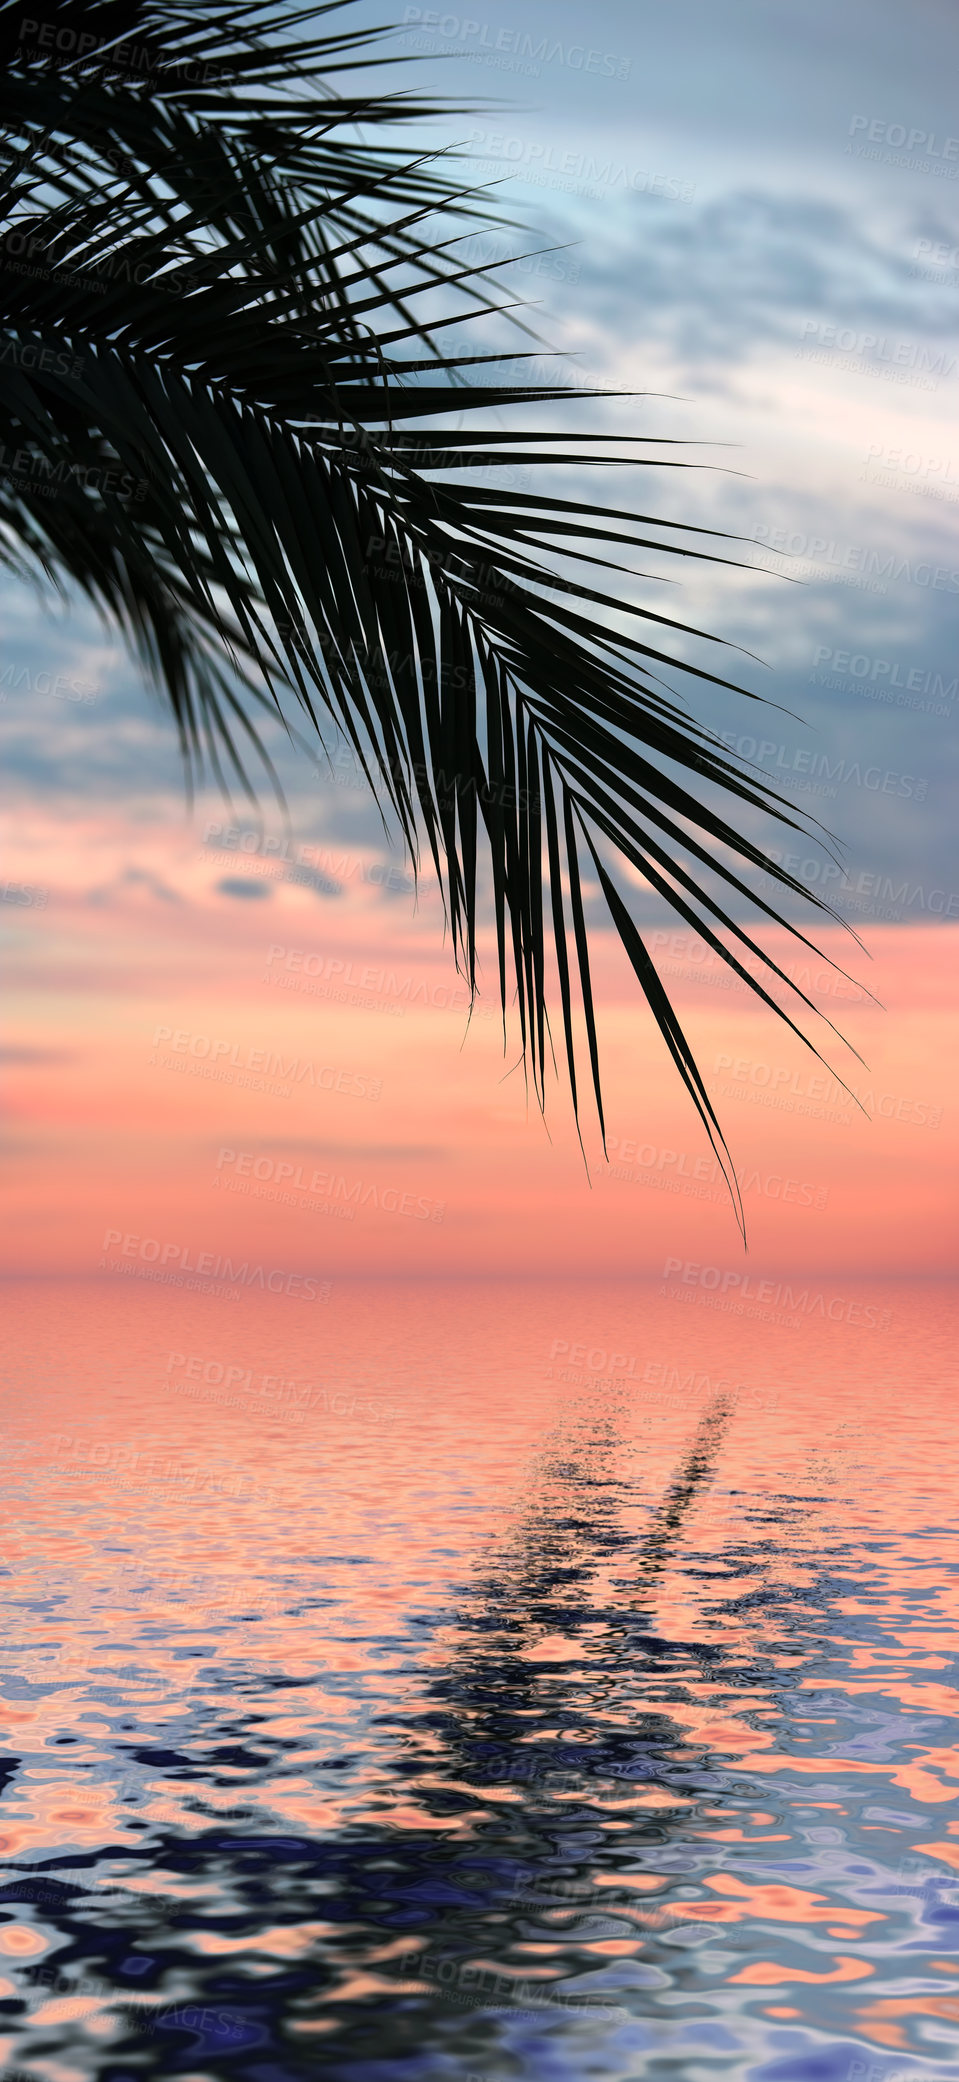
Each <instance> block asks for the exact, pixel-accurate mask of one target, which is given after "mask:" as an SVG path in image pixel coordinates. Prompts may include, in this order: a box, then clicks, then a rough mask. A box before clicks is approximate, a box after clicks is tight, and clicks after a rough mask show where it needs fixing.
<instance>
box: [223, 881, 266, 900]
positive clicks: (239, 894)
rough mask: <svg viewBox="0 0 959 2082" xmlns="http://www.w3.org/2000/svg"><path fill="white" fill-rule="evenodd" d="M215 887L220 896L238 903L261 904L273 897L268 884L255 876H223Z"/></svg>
mask: <svg viewBox="0 0 959 2082" xmlns="http://www.w3.org/2000/svg"><path fill="white" fill-rule="evenodd" d="M216 887H217V889H218V890H219V893H220V895H221V896H230V897H233V898H235V899H236V901H237V902H239V903H257V902H262V900H263V899H264V898H268V897H271V896H272V895H273V891H272V889H271V888H270V885H269V883H268V882H264V881H261V880H260V879H259V878H258V877H257V876H255V875H223V876H221V879H220V881H219V882H218V883H217V884H216Z"/></svg>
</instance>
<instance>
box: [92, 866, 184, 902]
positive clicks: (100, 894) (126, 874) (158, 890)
mask: <svg viewBox="0 0 959 2082" xmlns="http://www.w3.org/2000/svg"><path fill="white" fill-rule="evenodd" d="M127 889H145V890H147V891H148V892H149V894H150V895H151V896H155V897H157V898H159V900H160V902H161V903H164V904H182V902H183V898H182V896H181V895H180V893H179V891H178V890H176V889H172V888H171V887H170V884H169V882H164V881H163V880H162V878H161V876H159V875H154V874H151V873H150V870H149V869H148V868H138V867H128V868H124V870H123V873H122V874H120V875H115V876H114V878H113V881H112V882H104V883H103V884H102V885H101V887H100V888H99V889H91V890H90V891H89V893H88V895H87V903H88V904H96V905H98V906H99V905H108V904H111V903H113V902H114V900H115V898H116V897H117V896H118V895H119V894H120V893H121V892H122V891H124V890H127Z"/></svg>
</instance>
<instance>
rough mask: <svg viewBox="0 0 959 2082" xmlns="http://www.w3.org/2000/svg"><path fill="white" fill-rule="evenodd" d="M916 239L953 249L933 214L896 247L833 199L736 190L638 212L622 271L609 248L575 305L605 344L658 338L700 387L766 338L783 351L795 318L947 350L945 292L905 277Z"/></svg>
mask: <svg viewBox="0 0 959 2082" xmlns="http://www.w3.org/2000/svg"><path fill="white" fill-rule="evenodd" d="M921 237H925V238H927V239H928V238H931V239H933V240H937V239H938V240H943V241H947V242H948V243H950V244H951V243H953V242H954V235H953V236H950V233H949V230H948V227H947V226H946V225H945V224H944V223H943V222H942V220H941V219H939V218H938V216H937V215H936V213H934V212H929V210H928V209H925V210H924V211H923V213H922V214H921V216H920V214H919V213H918V212H917V213H916V215H915V217H914V219H913V221H912V224H911V227H910V229H909V230H908V231H907V232H905V233H904V234H903V235H902V237H901V239H900V241H899V243H898V244H896V245H892V244H890V242H889V240H888V236H887V235H886V234H885V233H884V234H883V235H882V236H880V235H879V234H878V233H876V234H873V233H871V232H870V231H869V230H868V229H866V228H865V227H864V226H863V224H862V223H861V222H860V221H859V220H858V219H857V218H856V217H854V216H853V214H852V212H851V211H849V210H847V209H844V208H842V207H840V206H839V205H838V204H834V203H829V202H824V201H820V200H818V199H817V198H815V197H812V196H800V197H796V198H793V197H789V196H783V195H770V194H761V193H758V192H751V191H748V190H746V191H740V192H738V193H730V194H727V195H725V196H721V197H719V198H717V199H714V200H712V201H709V202H706V203H704V204H702V205H701V206H699V207H698V208H691V209H689V210H684V211H683V212H682V213H680V212H679V211H677V210H676V209H673V208H670V206H669V205H668V204H667V203H665V202H664V203H661V204H660V205H659V207H658V208H651V207H650V204H649V202H648V201H646V202H645V203H644V205H643V206H642V207H640V206H639V202H638V201H637V205H636V207H635V208H634V210H633V212H632V213H631V215H630V217H629V218H628V219H627V239H628V250H629V265H628V266H624V265H623V255H622V253H621V252H620V251H616V250H614V249H613V248H612V247H609V248H607V249H606V250H605V251H604V252H598V253H596V254H595V256H594V258H593V259H592V261H591V262H588V263H587V267H586V269H585V270H584V272H585V273H586V274H587V277H588V286H587V288H586V290H585V291H584V295H583V300H582V301H583V307H584V308H586V309H588V310H589V312H590V314H591V316H593V317H594V318H596V319H602V318H605V320H606V326H607V337H608V338H612V339H614V340H617V341H623V340H627V339H628V340H629V341H630V343H631V344H633V343H635V342H636V341H637V340H638V341H642V340H644V339H645V340H649V341H653V342H658V343H659V344H660V345H661V346H662V347H663V348H664V349H666V350H667V352H668V353H669V354H670V356H671V357H672V358H673V359H674V360H675V361H676V362H677V363H679V365H680V366H681V367H685V368H688V369H689V370H690V371H691V372H693V371H694V372H695V375H696V380H697V383H698V385H699V387H700V388H704V389H707V390H713V391H716V390H721V389H722V388H723V373H724V370H726V369H728V368H729V367H730V366H731V365H734V364H741V363H744V362H748V361H750V360H752V359H753V357H754V356H755V355H756V353H757V352H758V350H760V349H761V348H764V347H768V345H769V344H770V342H779V343H781V344H782V345H783V346H788V347H794V346H796V345H798V344H799V334H800V327H801V324H802V321H803V320H804V319H813V320H817V321H818V320H822V321H823V322H825V323H831V324H836V325H838V326H839V327H843V326H851V327H853V328H854V329H857V330H862V331H869V332H872V331H876V332H878V333H879V334H880V335H883V334H885V335H887V336H889V338H890V339H891V340H893V341H894V342H895V343H896V344H897V345H898V344H900V343H902V342H906V343H908V342H909V341H910V340H912V341H915V342H916V343H917V344H920V343H921V344H925V345H928V343H929V342H930V341H931V340H937V341H938V340H940V339H941V340H942V341H943V343H945V344H947V345H948V344H949V343H951V341H952V339H953V336H954V332H955V314H954V310H953V309H952V302H953V298H952V297H951V295H950V292H949V290H948V289H943V288H940V287H938V286H936V285H935V284H927V283H923V282H922V281H921V280H919V279H918V278H917V277H916V275H915V273H914V272H911V270H912V271H914V270H915V266H916V259H915V255H916V248H917V246H918V243H919V239H920V238H921Z"/></svg>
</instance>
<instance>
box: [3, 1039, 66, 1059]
mask: <svg viewBox="0 0 959 2082" xmlns="http://www.w3.org/2000/svg"><path fill="white" fill-rule="evenodd" d="M76 1059H77V1050H76V1049H75V1048H32V1047H30V1046H29V1045H27V1044H25V1043H24V1044H21V1043H20V1042H17V1041H6V1042H2V1043H0V1063H19V1064H23V1065H27V1064H39V1063H74V1062H76Z"/></svg>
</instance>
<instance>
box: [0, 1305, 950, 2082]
mask: <svg viewBox="0 0 959 2082" xmlns="http://www.w3.org/2000/svg"><path fill="white" fill-rule="evenodd" d="M806 1284H807V1285H808V1286H809V1288H810V1290H811V1294H812V1295H813V1296H815V1294H816V1293H817V1291H819V1288H822V1289H823V1290H824V1293H825V1301H826V1304H829V1303H830V1300H831V1299H832V1300H833V1301H834V1302H835V1301H836V1298H837V1297H838V1299H839V1301H840V1302H841V1307H838V1306H834V1307H833V1320H829V1318H828V1316H827V1315H825V1314H824V1313H820V1312H819V1311H817V1310H816V1308H815V1307H813V1306H812V1305H811V1304H807V1306H806V1309H805V1311H803V1310H800V1312H799V1314H798V1316H796V1317H794V1318H793V1317H791V1318H789V1320H788V1321H786V1322H774V1321H768V1320H746V1319H744V1318H741V1317H737V1316H735V1315H734V1314H732V1313H730V1312H729V1311H727V1310H722V1309H720V1308H717V1307H716V1306H715V1305H706V1304H705V1303H704V1304H696V1302H695V1294H694V1295H693V1300H692V1302H690V1301H689V1299H688V1297H687V1300H686V1302H685V1303H683V1304H680V1302H678V1301H677V1300H676V1299H675V1298H674V1297H673V1296H672V1294H671V1293H664V1292H663V1291H662V1290H661V1289H659V1288H657V1287H655V1286H642V1285H635V1286H633V1287H627V1286H624V1285H617V1286H605V1287H602V1286H597V1285H589V1286H581V1287H577V1286H575V1285H569V1284H566V1285H557V1286H556V1287H553V1288H550V1287H547V1286H545V1285H541V1286H533V1287H530V1286H525V1287H518V1286H517V1287H512V1286H509V1285H506V1284H500V1285H483V1284H476V1285H462V1286H451V1285H442V1286H440V1285H437V1286H435V1287H428V1286H423V1285H421V1286H418V1287H413V1286H409V1287H403V1286H398V1285H392V1286H388V1285H383V1286H379V1287H372V1286H360V1285H351V1284H349V1283H346V1282H344V1283H338V1284H336V1285H335V1286H334V1289H333V1293H332V1296H331V1298H330V1300H329V1302H328V1303H327V1304H326V1305H323V1304H322V1303H321V1302H319V1301H317V1302H316V1303H315V1304H313V1305H304V1304H302V1303H298V1302H297V1301H296V1300H294V1299H288V1298H286V1297H282V1298H279V1297H278V1298H276V1299H273V1298H268V1299H263V1298H256V1297H251V1296H249V1295H245V1296H244V1297H243V1298H242V1299H241V1300H240V1301H237V1302H230V1301H229V1300H224V1299H222V1298H218V1297H214V1296H201V1295H187V1294H182V1293H178V1292H175V1291H171V1290H167V1289H161V1288H158V1287H151V1286H149V1285H147V1284H146V1283H145V1282H135V1281H133V1280H130V1281H128V1282H123V1283H120V1282H116V1283H113V1284H104V1285H101V1286H95V1285H82V1284H80V1285H78V1284H73V1285H71V1284H64V1285H62V1286H58V1287H51V1286H48V1285H39V1284H38V1285H27V1284H24V1285H23V1286H20V1287H16V1288H14V1289H13V1290H9V1289H8V1307H7V1318H8V1324H9V1328H10V1332H11V1339H10V1342H11V1347H12V1349H13V1352H14V1357H13V1359H12V1361H11V1363H10V1365H9V1368H8V1372H7V1376H6V1385H5V1390H4V1433H5V1442H6V1453H5V1459H4V1470H3V1496H4V1518H5V1531H4V1537H3V1543H2V1562H0V1568H2V1575H0V1582H2V1588H3V1596H4V1600H5V1608H6V1609H5V1612H4V1619H5V1626H4V1629H3V1646H2V1656H3V1676H2V1681H0V1752H2V1753H0V1779H2V1782H3V1793H2V1804H0V1857H2V1859H3V1861H4V1863H3V1867H2V1871H0V1953H2V1958H0V2064H2V2068H3V2073H4V2074H6V2075H8V2076H9V2075H10V2074H12V2073H13V2072H16V2073H17V2074H24V2075H29V2076H31V2077H36V2078H38V2082H41V2078H42V2082H85V2078H87V2077H93V2076H95V2077H98V2078H100V2077H102V2078H104V2082H135V2078H139V2077H141V2076H159V2075H164V2076H166V2075H172V2076H182V2077H187V2078H189V2082H203V2078H206V2077H212V2076H224V2075H226V2076H229V2075H235V2076H237V2077H244V2078H251V2082H287V2078H289V2082H299V2078H301V2077H306V2076H314V2075H323V2076H329V2077H331V2078H333V2082H338V2078H341V2077H343V2078H345V2077H350V2078H358V2082H453V2078H458V2082H469V2078H482V2082H487V2078H489V2082H492V2078H496V2082H499V2078H501V2077H502V2078H512V2077H517V2078H519V2077H528V2078H539V2077H544V2078H555V2082H567V2078H573V2077H582V2076H589V2077H602V2078H611V2082H613V2078H619V2077H636V2076H639V2075H641V2074H642V2075H650V2076H652V2077H657V2078H658V2077H662V2078H663V2082H666V2078H675V2077H682V2078H684V2082H685V2078H687V2077H688V2078H691V2082H707V2078H711V2077H716V2076H723V2077H727V2076H730V2077H738V2076H743V2077H750V2078H757V2082H801V2078H802V2082H804V2078H809V2082H893V2078H895V2082H907V2078H913V2077H915V2078H916V2082H923V2078H926V2077H946V2076H951V2077H953V2078H956V2077H957V2076H959V1985H957V1976H959V1870H957V1868H959V1810H957V1807H956V1804H955V1794H956V1790H957V1780H959V1763H957V1755H956V1750H955V1749H954V1747H953V1739H954V1726H955V1723H954V1697H955V1692H954V1687H955V1676H956V1669H957V1656H959V1643H957V1636H956V1627H955V1606H956V1595H955V1593H956V1563H957V1542H956V1536H955V1532H954V1524H955V1520H956V1494H957V1485H956V1442H957V1437H959V1426H957V1410H956V1397H955V1371H954V1366H953V1364H952V1358H951V1355H952V1353H953V1350H954V1332H955V1322H954V1307H953V1304H952V1301H951V1299H950V1297H949V1295H948V1294H947V1293H945V1292H944V1291H943V1290H942V1289H941V1288H935V1287H928V1288H900V1289H897V1288H894V1287H892V1286H890V1285H888V1284H887V1285H885V1286H883V1288H882V1289H881V1290H878V1289H877V1290H875V1291H872V1292H867V1291H866V1290H864V1289H860V1288H857V1287H854V1286H852V1285H850V1284H849V1283H847V1284H846V1285H845V1286H843V1285H842V1284H841V1283H839V1284H837V1283H836V1282H832V1283H831V1284H830V1283H829V1282H828V1281H827V1282H820V1283H818V1287H817V1283H816V1282H815V1281H812V1282H808V1283H806ZM850 1318H851V1320H850Z"/></svg>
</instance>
